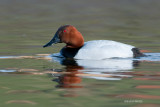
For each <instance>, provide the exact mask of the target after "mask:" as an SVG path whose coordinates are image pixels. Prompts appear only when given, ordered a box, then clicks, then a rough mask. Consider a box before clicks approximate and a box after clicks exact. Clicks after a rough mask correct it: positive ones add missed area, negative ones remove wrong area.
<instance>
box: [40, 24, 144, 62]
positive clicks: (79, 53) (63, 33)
mask: <svg viewBox="0 0 160 107" xmlns="http://www.w3.org/2000/svg"><path fill="white" fill-rule="evenodd" d="M57 43H65V44H66V45H65V46H64V47H63V48H62V49H61V50H60V53H59V54H60V55H61V56H63V57H64V58H74V59H96V60H102V59H107V58H137V57H142V56H144V54H143V53H141V52H140V50H139V49H138V48H136V47H135V46H132V45H128V44H125V43H121V42H117V41H113V40H92V41H88V42H84V38H83V36H82V34H81V33H80V32H79V31H78V30H77V29H76V28H75V27H74V26H72V25H63V26H60V27H59V28H58V30H57V31H56V33H55V35H54V36H53V38H52V39H51V40H50V41H49V42H48V43H47V44H45V45H44V46H43V47H44V48H45V47H49V46H51V45H52V44H57Z"/></svg>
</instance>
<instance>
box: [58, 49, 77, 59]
mask: <svg viewBox="0 0 160 107" xmlns="http://www.w3.org/2000/svg"><path fill="white" fill-rule="evenodd" d="M79 49H80V48H67V47H64V48H62V49H61V51H60V53H61V54H62V55H63V56H64V57H66V58H73V57H74V56H75V55H76V54H77V52H78V51H79Z"/></svg>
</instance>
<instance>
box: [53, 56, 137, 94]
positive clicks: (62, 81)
mask: <svg viewBox="0 0 160 107" xmlns="http://www.w3.org/2000/svg"><path fill="white" fill-rule="evenodd" d="M52 61H53V62H58V63H60V64H61V65H64V66H65V69H64V70H62V71H63V73H61V74H60V75H58V76H57V79H56V81H57V82H58V85H57V87H60V88H67V90H66V91H67V92H66V93H65V94H64V95H63V96H65V97H75V96H78V93H79V92H77V89H80V88H82V87H83V85H82V83H81V82H82V78H81V77H84V78H94V79H98V80H121V79H122V78H123V77H131V75H128V74H129V72H132V71H131V70H132V69H133V68H134V67H135V66H138V65H139V62H138V61H134V60H133V59H116V58H115V59H106V60H74V59H65V58H60V57H54V56H52ZM73 88H74V90H73ZM75 88H76V90H75Z"/></svg>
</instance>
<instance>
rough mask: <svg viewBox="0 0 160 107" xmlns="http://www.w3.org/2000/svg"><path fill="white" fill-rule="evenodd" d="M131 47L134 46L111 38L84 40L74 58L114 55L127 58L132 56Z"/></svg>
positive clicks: (99, 58)
mask: <svg viewBox="0 0 160 107" xmlns="http://www.w3.org/2000/svg"><path fill="white" fill-rule="evenodd" d="M132 48H134V46H131V45H127V44H124V43H120V42H116V41H111V40H94V41H88V42H85V44H84V46H83V47H82V48H81V49H80V50H79V51H78V53H77V54H76V56H75V57H74V58H75V59H95V60H101V59H106V58H114V57H118V58H128V57H133V52H132Z"/></svg>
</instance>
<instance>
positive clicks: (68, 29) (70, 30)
mask: <svg viewBox="0 0 160 107" xmlns="http://www.w3.org/2000/svg"><path fill="white" fill-rule="evenodd" d="M56 43H66V47H68V48H79V47H81V46H83V44H84V39H83V36H82V34H81V33H80V32H79V31H78V30H77V29H76V28H75V27H74V26H71V25H65V26H61V27H60V28H59V29H58V30H57V32H56V33H55V35H54V37H53V38H52V39H51V41H50V42H48V43H47V44H46V45H44V46H43V47H48V46H51V45H52V44H56Z"/></svg>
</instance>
